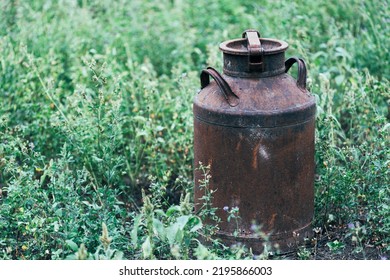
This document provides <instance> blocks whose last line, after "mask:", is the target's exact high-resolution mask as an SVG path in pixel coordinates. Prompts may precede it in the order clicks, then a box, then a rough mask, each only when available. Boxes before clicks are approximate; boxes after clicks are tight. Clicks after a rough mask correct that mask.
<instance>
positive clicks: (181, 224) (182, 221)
mask: <svg viewBox="0 0 390 280" xmlns="http://www.w3.org/2000/svg"><path fill="white" fill-rule="evenodd" d="M189 219H190V216H189V215H185V216H180V217H179V218H177V220H176V223H177V224H178V226H179V228H180V229H181V230H183V229H184V227H185V226H186V225H187V223H188V220H189Z"/></svg>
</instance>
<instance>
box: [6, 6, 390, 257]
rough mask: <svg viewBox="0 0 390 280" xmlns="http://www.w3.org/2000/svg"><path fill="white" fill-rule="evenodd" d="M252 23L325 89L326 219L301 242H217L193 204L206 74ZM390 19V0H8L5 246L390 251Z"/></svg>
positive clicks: (37, 249) (319, 90)
mask: <svg viewBox="0 0 390 280" xmlns="http://www.w3.org/2000/svg"><path fill="white" fill-rule="evenodd" d="M248 28H255V29H258V30H259V31H260V32H261V34H262V36H264V37H268V38H276V39H280V40H284V41H286V42H288V43H289V45H290V47H289V50H288V51H287V57H288V56H292V55H297V56H300V57H302V58H304V59H305V60H306V62H307V65H308V88H309V89H310V91H311V92H312V93H313V94H314V95H315V96H316V99H317V106H318V108H317V120H316V179H315V219H314V221H313V224H314V231H315V233H314V238H313V240H310V246H308V247H305V246H303V245H302V246H301V245H297V248H296V251H295V252H294V253H292V254H289V255H283V256H278V255H275V254H271V252H270V251H265V252H264V253H263V254H262V255H260V256H255V255H253V254H252V253H251V251H250V250H248V248H245V246H241V245H239V244H237V246H234V247H232V248H229V247H227V246H225V245H224V244H222V243H221V242H220V241H218V240H217V239H214V238H212V242H208V243H204V242H203V240H205V238H209V237H210V234H211V233H212V232H214V231H215V230H216V229H217V226H213V227H212V226H207V225H206V224H205V223H204V222H203V221H204V218H205V217H206V216H209V215H213V214H214V212H213V209H210V208H209V207H205V208H204V211H200V212H199V213H194V212H193V203H194V201H193V185H194V184H193V176H192V172H193V170H192V168H193V115H192V99H193V97H194V96H195V94H196V93H197V92H198V91H199V88H200V82H199V74H200V71H201V70H202V69H203V68H205V67H206V66H213V67H215V68H216V69H218V70H221V68H222V55H221V53H220V51H219V49H218V46H219V43H221V42H222V41H225V40H227V39H233V38H238V37H240V36H241V33H242V31H243V30H245V29H248ZM389 29H390V12H389V2H388V1H386V0H372V1H363V0H346V1H336V0H305V1H303V0H295V1H275V0H260V1H250V0H219V1H210V0H188V1H185V0H149V1H145V0H100V1H92V0H33V1H21V0H4V1H1V2H0V259H121V258H124V259H253V258H292V259H386V258H388V257H389V255H390V182H389V181H390V180H389V179H390V174H389V169H390V145H389V144H390V143H389V140H390V137H389V131H390V125H389V119H390V113H389V104H390V98H389V97H390V95H389V89H390V87H389V79H390V67H389V61H390V52H389V47H390V30H389ZM204 173H205V180H204V181H203V182H202V183H203V184H204V185H205V187H207V176H208V171H207V168H205V169H204ZM210 175H211V176H212V174H210ZM211 199H212V197H211V196H209V197H205V198H204V200H203V203H205V204H207V203H209V200H211ZM197 203H199V202H197ZM206 206H207V205H206ZM206 209H208V211H206Z"/></svg>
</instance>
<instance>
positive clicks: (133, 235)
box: [130, 215, 142, 249]
mask: <svg viewBox="0 0 390 280" xmlns="http://www.w3.org/2000/svg"><path fill="white" fill-rule="evenodd" d="M141 218H142V215H138V216H137V217H135V219H134V224H133V229H132V230H131V233H130V237H131V244H132V245H133V247H134V248H135V249H137V248H138V228H139V225H140V223H141Z"/></svg>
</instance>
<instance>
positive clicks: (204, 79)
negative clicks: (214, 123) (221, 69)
mask: <svg viewBox="0 0 390 280" xmlns="http://www.w3.org/2000/svg"><path fill="white" fill-rule="evenodd" d="M210 76H211V77H213V79H214V80H215V82H216V83H217V85H218V87H219V89H220V90H221V92H222V94H223V96H224V97H225V99H226V101H227V102H228V103H229V105H230V106H231V107H235V106H237V105H238V103H239V97H238V96H237V95H236V94H235V93H234V92H233V91H232V89H231V88H230V86H229V84H228V83H227V82H226V80H225V79H224V78H223V77H222V76H221V74H219V73H218V71H217V70H215V69H214V68H212V67H207V69H204V70H202V73H201V74H200V85H201V89H203V88H205V87H206V86H207V85H208V84H210Z"/></svg>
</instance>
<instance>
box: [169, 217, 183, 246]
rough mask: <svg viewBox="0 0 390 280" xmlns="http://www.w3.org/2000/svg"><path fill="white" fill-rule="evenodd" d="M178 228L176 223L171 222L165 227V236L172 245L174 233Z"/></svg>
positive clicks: (174, 238) (174, 237) (175, 233)
mask: <svg viewBox="0 0 390 280" xmlns="http://www.w3.org/2000/svg"><path fill="white" fill-rule="evenodd" d="M179 230H180V229H179V225H178V224H177V223H174V224H171V225H170V226H169V227H167V230H166V236H167V239H168V243H169V245H171V246H172V245H173V244H175V240H176V235H177V232H178V231H179Z"/></svg>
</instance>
